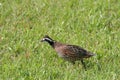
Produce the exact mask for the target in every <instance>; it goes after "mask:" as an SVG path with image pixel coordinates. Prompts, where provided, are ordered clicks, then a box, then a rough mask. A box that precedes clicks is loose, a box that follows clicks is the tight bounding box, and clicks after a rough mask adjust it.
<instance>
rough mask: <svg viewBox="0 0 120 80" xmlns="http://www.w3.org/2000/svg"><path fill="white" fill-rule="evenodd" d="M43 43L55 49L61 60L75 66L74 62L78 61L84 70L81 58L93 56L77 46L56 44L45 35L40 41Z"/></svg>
mask: <svg viewBox="0 0 120 80" xmlns="http://www.w3.org/2000/svg"><path fill="white" fill-rule="evenodd" d="M43 41H46V42H48V43H49V44H50V45H51V46H52V47H53V48H54V49H55V51H56V52H57V53H58V55H59V56H60V57H62V58H63V59H65V60H67V61H69V62H71V63H73V64H75V61H77V60H80V61H81V63H82V64H83V66H84V68H86V67H85V64H84V62H83V58H89V57H91V56H94V54H93V53H91V52H89V51H86V50H85V49H83V48H81V47H79V46H76V45H68V44H62V43H60V42H56V41H54V40H53V39H51V38H50V37H49V36H47V35H45V36H44V37H43V39H42V40H41V42H43Z"/></svg>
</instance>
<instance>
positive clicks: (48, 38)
mask: <svg viewBox="0 0 120 80" xmlns="http://www.w3.org/2000/svg"><path fill="white" fill-rule="evenodd" d="M45 39H46V40H48V41H53V40H51V39H49V38H45Z"/></svg>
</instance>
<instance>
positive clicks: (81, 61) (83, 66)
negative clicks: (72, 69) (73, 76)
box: [81, 59, 86, 70]
mask: <svg viewBox="0 0 120 80" xmlns="http://www.w3.org/2000/svg"><path fill="white" fill-rule="evenodd" d="M81 63H82V65H83V67H84V69H85V70H86V66H85V63H84V61H83V59H81Z"/></svg>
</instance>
